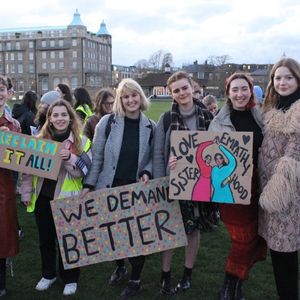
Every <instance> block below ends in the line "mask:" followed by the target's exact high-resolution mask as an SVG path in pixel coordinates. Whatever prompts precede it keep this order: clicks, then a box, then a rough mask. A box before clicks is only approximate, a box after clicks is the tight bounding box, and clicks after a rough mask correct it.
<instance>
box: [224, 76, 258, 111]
mask: <svg viewBox="0 0 300 300" xmlns="http://www.w3.org/2000/svg"><path fill="white" fill-rule="evenodd" d="M235 79H244V80H246V81H247V83H248V85H249V88H250V92H251V97H250V100H249V102H248V103H247V105H246V110H250V109H251V108H253V107H254V106H255V105H256V102H255V95H254V92H253V79H252V77H251V76H250V75H249V74H247V73H241V72H236V73H233V74H232V75H231V76H229V77H228V78H227V79H226V81H225V94H226V96H227V103H228V104H229V105H230V106H232V103H231V100H230V99H229V90H230V84H231V82H232V81H233V80H235Z"/></svg>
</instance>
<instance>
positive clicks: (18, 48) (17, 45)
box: [16, 42, 21, 50]
mask: <svg viewBox="0 0 300 300" xmlns="http://www.w3.org/2000/svg"><path fill="white" fill-rule="evenodd" d="M20 49H21V46H20V42H16V50H20Z"/></svg>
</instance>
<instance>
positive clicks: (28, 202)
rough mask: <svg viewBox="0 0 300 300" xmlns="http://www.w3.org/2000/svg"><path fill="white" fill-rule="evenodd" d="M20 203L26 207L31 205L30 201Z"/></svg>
mask: <svg viewBox="0 0 300 300" xmlns="http://www.w3.org/2000/svg"><path fill="white" fill-rule="evenodd" d="M22 203H23V204H24V205H25V206H26V207H27V206H29V205H30V204H31V201H30V200H28V201H22Z"/></svg>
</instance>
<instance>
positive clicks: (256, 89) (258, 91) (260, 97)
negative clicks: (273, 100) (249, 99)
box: [253, 85, 264, 103]
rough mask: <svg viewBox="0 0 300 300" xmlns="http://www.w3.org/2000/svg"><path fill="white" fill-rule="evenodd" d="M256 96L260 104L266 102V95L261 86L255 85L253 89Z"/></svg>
mask: <svg viewBox="0 0 300 300" xmlns="http://www.w3.org/2000/svg"><path fill="white" fill-rule="evenodd" d="M253 91H254V94H255V96H256V99H257V102H258V103H263V102H264V93H263V90H262V89H261V87H260V86H259V85H255V86H254V87H253Z"/></svg>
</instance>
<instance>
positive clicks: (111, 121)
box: [105, 114, 115, 139]
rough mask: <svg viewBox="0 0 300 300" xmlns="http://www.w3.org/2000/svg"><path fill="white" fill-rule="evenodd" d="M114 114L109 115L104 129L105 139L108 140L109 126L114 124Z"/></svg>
mask: <svg viewBox="0 0 300 300" xmlns="http://www.w3.org/2000/svg"><path fill="white" fill-rule="evenodd" d="M114 118H115V114H110V116H109V118H108V120H107V124H106V127H105V137H106V139H107V138H108V136H109V134H110V131H111V124H112V123H113V122H114Z"/></svg>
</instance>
